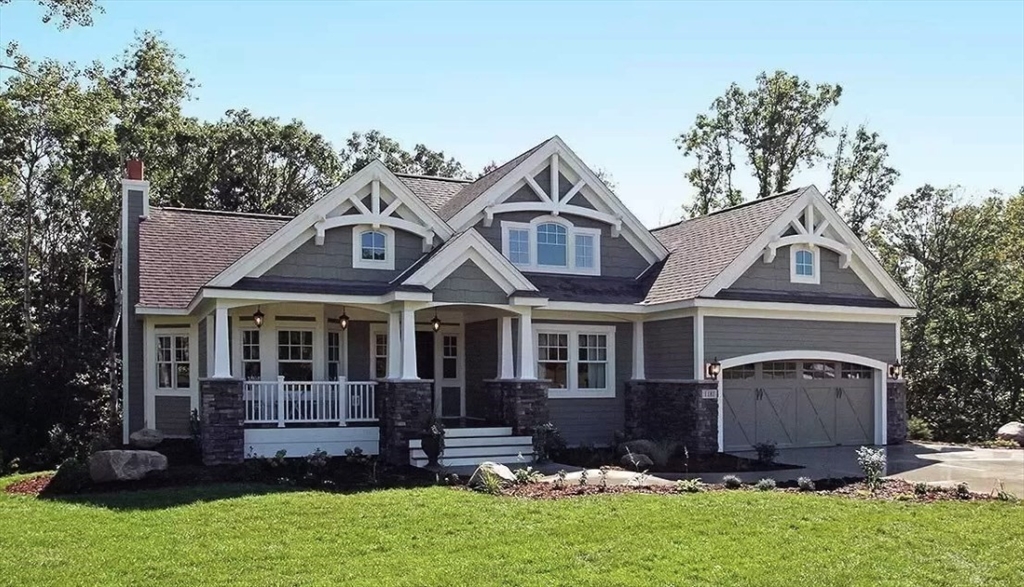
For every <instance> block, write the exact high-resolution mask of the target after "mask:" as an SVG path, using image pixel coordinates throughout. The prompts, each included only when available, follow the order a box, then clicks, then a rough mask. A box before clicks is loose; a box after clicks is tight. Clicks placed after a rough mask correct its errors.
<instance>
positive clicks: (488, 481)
mask: <svg viewBox="0 0 1024 587" xmlns="http://www.w3.org/2000/svg"><path fill="white" fill-rule="evenodd" d="M504 486H505V483H504V482H503V480H502V478H501V477H499V476H497V475H496V474H494V473H492V472H491V471H488V470H486V469H485V470H483V471H481V472H480V484H479V485H477V486H476V489H477V491H481V492H483V493H489V494H491V495H498V494H500V493H501V490H502V489H503V488H504Z"/></svg>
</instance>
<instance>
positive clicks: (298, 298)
mask: <svg viewBox="0 0 1024 587" xmlns="http://www.w3.org/2000/svg"><path fill="white" fill-rule="evenodd" d="M200 298H201V299H207V300H209V299H215V300H217V301H218V303H219V304H221V305H224V306H227V307H229V308H232V307H238V306H251V305H252V304H256V303H265V304H266V303H274V302H296V303H301V302H307V303H316V304H341V305H350V306H356V305H361V304H362V305H378V304H386V303H390V302H392V301H395V300H406V299H408V300H410V301H418V300H422V299H423V298H429V299H427V300H423V301H429V300H432V299H433V294H431V293H429V292H390V293H387V294H384V295H379V296H358V295H338V294H311V293H290V292H277V291H249V290H237V289H218V288H211V287H207V288H203V290H202V292H201V293H200Z"/></svg>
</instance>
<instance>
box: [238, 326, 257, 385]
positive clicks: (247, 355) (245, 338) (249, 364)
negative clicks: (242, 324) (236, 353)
mask: <svg viewBox="0 0 1024 587" xmlns="http://www.w3.org/2000/svg"><path fill="white" fill-rule="evenodd" d="M242 375H243V376H244V377H245V380H246V381H260V379H261V375H262V368H261V366H260V331H259V330H243V331H242Z"/></svg>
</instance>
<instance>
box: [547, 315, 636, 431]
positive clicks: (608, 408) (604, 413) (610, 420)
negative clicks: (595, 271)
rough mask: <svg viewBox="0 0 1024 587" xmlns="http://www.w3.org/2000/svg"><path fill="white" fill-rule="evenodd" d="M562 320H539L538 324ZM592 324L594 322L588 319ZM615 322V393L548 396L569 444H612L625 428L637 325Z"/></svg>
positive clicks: (554, 419)
mask: <svg viewBox="0 0 1024 587" xmlns="http://www.w3.org/2000/svg"><path fill="white" fill-rule="evenodd" d="M548 322H550V323H559V324H562V323H564V322H561V321H546V320H545V321H537V323H538V324H544V323H548ZM588 324H594V323H593V322H588ZM605 324H613V325H614V326H615V397H610V398H593V399H587V398H583V399H568V398H553V399H549V400H548V409H549V410H550V411H551V422H552V423H553V424H554V425H555V426H557V427H558V430H559V431H560V432H561V433H562V436H563V437H564V438H565V441H566V442H567V443H568V444H571V445H573V444H595V445H608V444H611V443H612V436H613V433H614V432H615V431H616V430H622V428H623V426H624V422H625V421H624V414H625V388H626V381H628V380H629V379H630V377H631V376H632V372H633V325H632V324H629V323H605Z"/></svg>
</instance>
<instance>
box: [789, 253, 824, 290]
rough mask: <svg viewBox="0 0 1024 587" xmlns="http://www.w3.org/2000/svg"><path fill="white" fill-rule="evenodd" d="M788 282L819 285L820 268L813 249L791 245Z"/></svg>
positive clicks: (817, 256)
mask: <svg viewBox="0 0 1024 587" xmlns="http://www.w3.org/2000/svg"><path fill="white" fill-rule="evenodd" d="M789 261H790V270H789V280H790V281H791V282H793V283H821V275H820V274H819V268H820V266H821V264H820V262H819V261H820V260H819V255H818V251H817V250H816V249H815V248H814V247H810V246H805V245H793V246H792V252H791V254H790V259H789Z"/></svg>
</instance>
